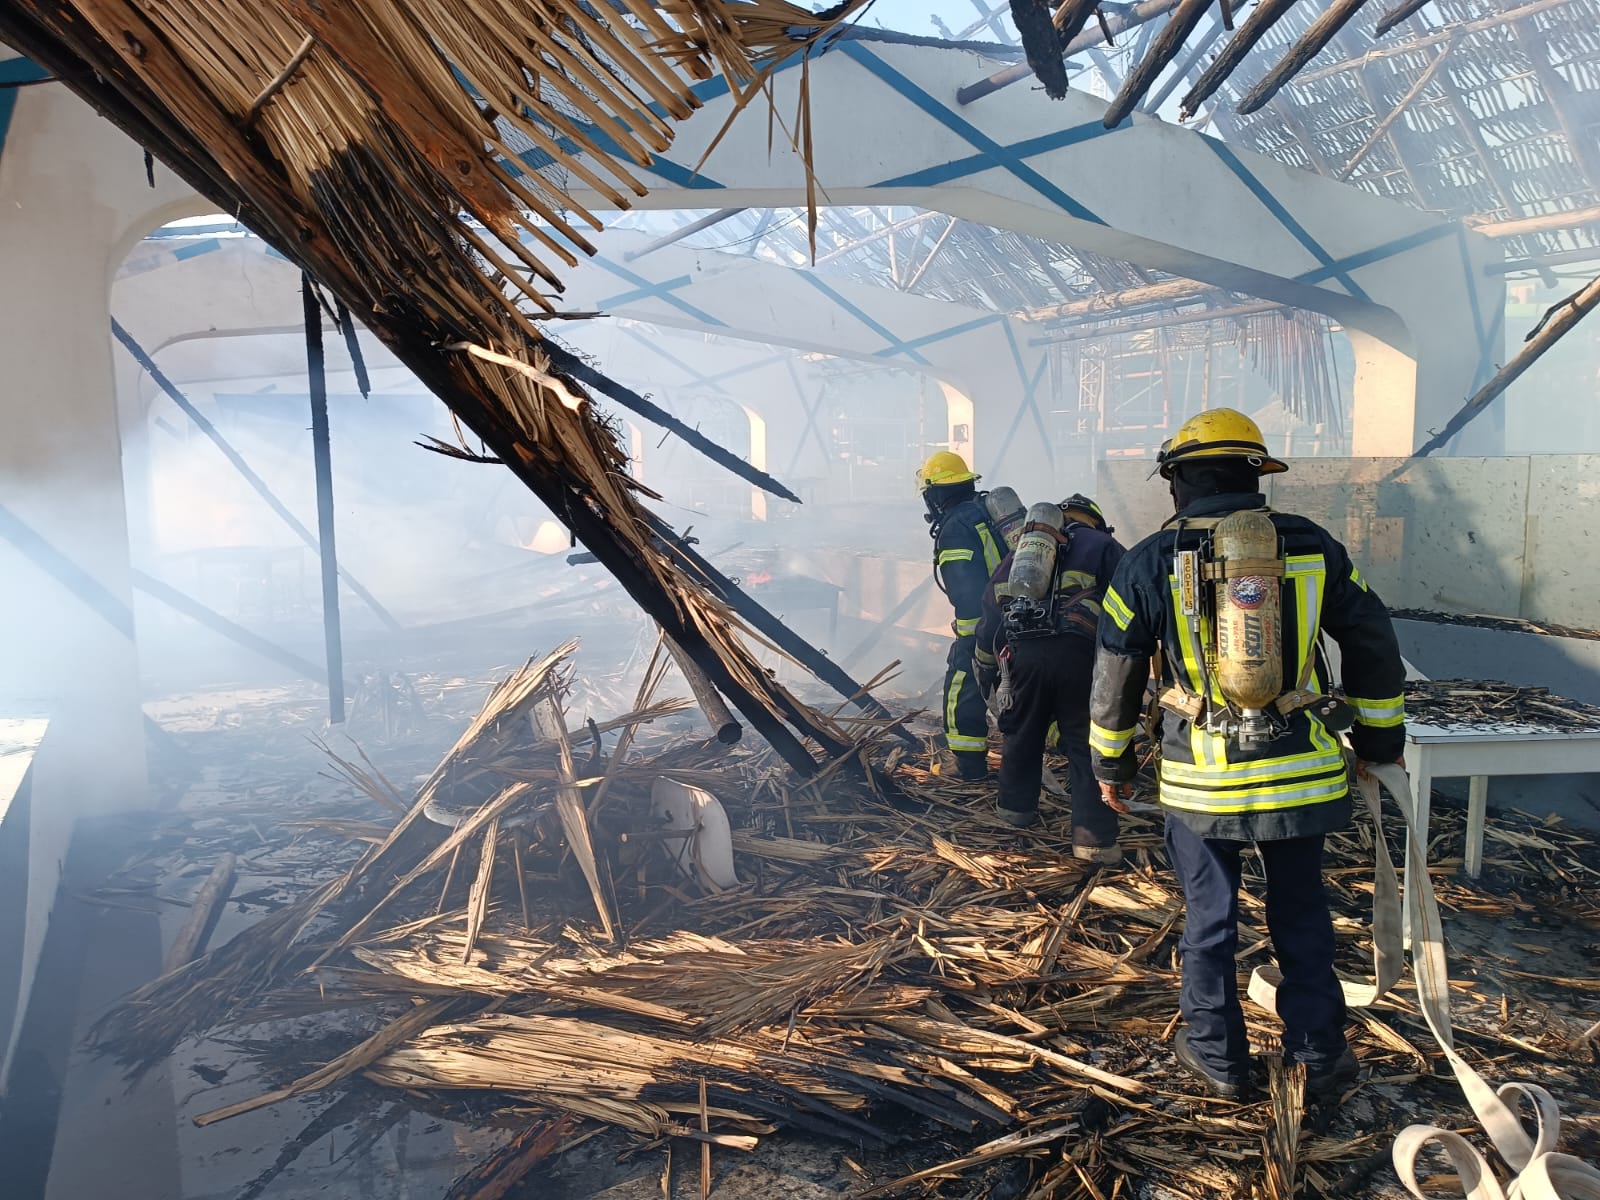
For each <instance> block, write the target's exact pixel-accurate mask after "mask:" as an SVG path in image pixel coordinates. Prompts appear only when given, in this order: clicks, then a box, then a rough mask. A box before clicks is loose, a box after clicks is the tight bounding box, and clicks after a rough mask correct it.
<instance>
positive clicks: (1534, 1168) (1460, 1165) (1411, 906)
mask: <svg viewBox="0 0 1600 1200" xmlns="http://www.w3.org/2000/svg"><path fill="white" fill-rule="evenodd" d="M1368 771H1369V773H1370V774H1369V777H1368V778H1366V779H1362V780H1359V784H1360V792H1361V798H1362V799H1363V800H1364V801H1365V802H1366V805H1367V810H1368V811H1369V812H1370V813H1371V814H1372V820H1373V828H1374V838H1373V840H1374V842H1375V844H1376V852H1377V877H1376V886H1375V888H1374V891H1373V901H1372V945H1373V951H1372V957H1373V974H1374V979H1373V981H1372V982H1371V983H1361V984H1355V983H1346V982H1341V985H1340V986H1341V987H1342V988H1343V989H1344V998H1345V1004H1346V1005H1347V1006H1349V1007H1351V1008H1366V1007H1369V1006H1370V1005H1372V1004H1373V1003H1374V1002H1375V1001H1377V1000H1378V999H1379V998H1380V997H1381V996H1383V995H1384V994H1385V993H1386V992H1388V990H1389V989H1390V988H1392V987H1393V986H1394V985H1395V983H1396V982H1397V981H1398V980H1399V978H1400V976H1401V974H1402V973H1403V971H1404V968H1405V958H1404V949H1403V942H1402V932H1401V930H1402V921H1401V912H1402V903H1403V904H1404V906H1405V908H1404V911H1405V912H1406V913H1407V914H1408V915H1409V917H1410V922H1409V923H1410V928H1411V931H1412V938H1411V942H1412V944H1411V965H1412V970H1413V972H1414V974H1415V975H1416V981H1417V1001H1418V1006H1419V1007H1420V1008H1421V1009H1422V1015H1423V1018H1424V1019H1425V1020H1426V1021H1427V1022H1428V1028H1429V1029H1431V1030H1432V1031H1433V1036H1434V1038H1435V1039H1437V1040H1438V1043H1439V1046H1440V1048H1441V1049H1442V1050H1443V1051H1444V1056H1445V1058H1446V1059H1447V1060H1448V1061H1449V1063H1450V1068H1451V1070H1452V1071H1454V1072H1455V1077H1456V1082H1458V1083H1459V1084H1460V1085H1461V1090H1462V1092H1463V1093H1464V1094H1465V1095H1466V1098H1467V1103H1468V1104H1470V1105H1471V1106H1472V1111H1473V1113H1474V1114H1475V1115H1476V1116H1477V1118H1478V1122H1479V1124H1481V1125H1482V1126H1483V1129H1484V1132H1485V1133H1487V1134H1488V1135H1489V1140H1490V1141H1491V1142H1493V1143H1494V1147H1495V1149H1496V1150H1498V1151H1499V1152H1500V1156H1501V1157H1502V1158H1503V1159H1505V1161H1506V1162H1507V1163H1508V1164H1510V1166H1511V1169H1512V1170H1513V1171H1514V1172H1516V1175H1515V1177H1514V1178H1513V1179H1512V1180H1511V1183H1510V1186H1509V1188H1502V1187H1501V1186H1500V1182H1499V1180H1497V1179H1496V1178H1495V1177H1494V1175H1493V1173H1492V1172H1491V1171H1490V1169H1489V1164H1488V1162H1487V1161H1486V1160H1485V1159H1484V1157H1483V1155H1482V1154H1480V1153H1479V1152H1478V1150H1477V1149H1476V1148H1475V1147H1474V1146H1473V1145H1472V1143H1471V1142H1469V1141H1467V1139H1466V1138H1464V1137H1462V1136H1461V1135H1460V1134H1458V1133H1455V1132H1454V1131H1452V1130H1448V1129H1441V1128H1439V1127H1438V1126H1434V1125H1412V1126H1410V1127H1409V1128H1407V1129H1405V1130H1403V1131H1401V1134H1400V1136H1399V1137H1398V1138H1396V1139H1395V1144H1394V1166H1395V1171H1396V1173H1397V1174H1398V1175H1399V1176H1400V1182H1401V1183H1402V1184H1404V1185H1405V1188H1406V1190H1407V1191H1409V1192H1410V1193H1411V1194H1412V1195H1413V1196H1415V1197H1417V1200H1427V1197H1426V1196H1425V1194H1424V1193H1423V1191H1422V1188H1421V1186H1420V1185H1419V1184H1418V1182H1417V1158H1418V1156H1419V1155H1420V1154H1421V1153H1422V1151H1423V1150H1424V1149H1426V1148H1427V1147H1428V1146H1429V1145H1430V1144H1436V1145H1438V1147H1439V1148H1440V1149H1442V1150H1443V1151H1444V1152H1445V1154H1446V1155H1447V1156H1448V1158H1449V1159H1450V1162H1451V1165H1452V1166H1454V1168H1455V1170H1456V1173H1457V1174H1458V1175H1459V1176H1460V1179H1461V1188H1462V1197H1463V1200H1600V1169H1596V1168H1595V1167H1593V1166H1591V1165H1590V1164H1588V1163H1586V1162H1584V1161H1583V1160H1582V1159H1579V1158H1576V1157H1574V1156H1573V1155H1570V1154H1559V1153H1557V1152H1556V1148H1555V1147H1556V1142H1557V1140H1558V1139H1559V1136H1560V1131H1561V1114H1560V1110H1559V1109H1558V1108H1557V1105H1556V1101H1555V1097H1554V1096H1552V1095H1551V1094H1550V1093H1549V1092H1548V1091H1546V1090H1545V1089H1544V1088H1542V1087H1540V1086H1538V1085H1537V1084H1532V1083H1504V1084H1501V1085H1500V1087H1499V1088H1498V1089H1496V1088H1493V1087H1491V1086H1490V1085H1489V1083H1488V1082H1487V1081H1486V1080H1485V1079H1484V1078H1483V1077H1482V1076H1481V1075H1479V1074H1478V1073H1477V1072H1476V1071H1474V1070H1473V1069H1472V1068H1471V1067H1470V1066H1468V1065H1467V1063H1466V1061H1465V1060H1464V1059H1462V1058H1461V1056H1460V1055H1458V1054H1457V1053H1456V1051H1455V1043H1454V1038H1453V1036H1452V1031H1451V1026H1450V978H1449V973H1448V969H1447V967H1446V964H1445V957H1444V929H1443V927H1442V926H1441V924H1440V922H1439V905H1438V901H1437V900H1436V899H1435V898H1434V894H1433V884H1432V882H1431V880H1430V879H1429V878H1428V847H1427V843H1426V840H1425V836H1424V834H1423V832H1422V831H1420V830H1418V829H1417V828H1416V819H1415V818H1416V801H1415V798H1414V796H1413V795H1412V791H1411V780H1410V778H1409V777H1408V776H1407V775H1406V772H1405V769H1404V768H1403V767H1401V766H1400V765H1399V764H1397V763H1391V764H1386V765H1382V766H1378V765H1370V766H1369V767H1368ZM1380 783H1381V784H1382V785H1383V787H1384V788H1385V789H1386V790H1387V791H1388V792H1389V794H1390V795H1391V796H1393V797H1394V798H1395V802H1396V803H1397V804H1398V805H1399V807H1400V812H1401V815H1402V816H1403V817H1404V818H1405V822H1406V828H1407V830H1408V832H1409V833H1411V834H1412V835H1413V836H1409V837H1407V838H1406V853H1407V859H1406V884H1407V886H1406V888H1405V890H1404V895H1403V897H1402V893H1401V889H1400V884H1399V880H1398V878H1397V877H1396V875H1395V869H1394V863H1393V861H1392V860H1391V859H1390V857H1389V848H1388V846H1387V844H1386V843H1385V841H1384V838H1383V815H1382V802H1381V797H1380V792H1379V786H1378V785H1379V784H1380ZM1281 978H1282V976H1281V975H1280V974H1279V972H1278V971H1277V969H1276V968H1274V967H1265V968H1258V969H1257V970H1256V971H1255V973H1254V974H1253V975H1252V976H1251V977H1250V998H1251V999H1252V1000H1254V1001H1255V1002H1256V1003H1257V1004H1259V1005H1260V1006H1261V1007H1262V1008H1265V1009H1266V1010H1267V1011H1269V1012H1272V1013H1276V1012H1277V1003H1276V1001H1277V985H1278V982H1279V980H1280V979H1281ZM1524 1099H1525V1100H1528V1101H1530V1102H1531V1103H1532V1105H1533V1112H1534V1121H1535V1133H1534V1136H1533V1137H1532V1138H1530V1137H1529V1136H1528V1132H1527V1130H1526V1129H1525V1128H1524V1126H1523V1124H1522V1120H1521V1118H1520V1117H1519V1116H1518V1115H1517V1111H1516V1109H1515V1108H1514V1107H1513V1105H1514V1104H1515V1103H1516V1102H1517V1101H1518V1100H1524Z"/></svg>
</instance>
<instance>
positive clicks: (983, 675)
mask: <svg viewBox="0 0 1600 1200" xmlns="http://www.w3.org/2000/svg"><path fill="white" fill-rule="evenodd" d="M973 668H974V674H976V675H977V677H978V691H979V692H980V693H981V694H982V695H983V698H984V700H985V702H987V701H989V700H991V699H992V698H993V697H994V690H995V688H997V687H999V686H1000V667H999V665H998V664H995V665H992V666H991V665H990V664H988V663H982V662H977V661H974V662H973Z"/></svg>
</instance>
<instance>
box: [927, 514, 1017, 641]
mask: <svg viewBox="0 0 1600 1200" xmlns="http://www.w3.org/2000/svg"><path fill="white" fill-rule="evenodd" d="M1004 556H1005V541H1004V539H1003V538H1002V537H1001V536H1000V534H999V533H998V532H996V531H995V528H994V526H993V524H992V523H991V522H990V520H989V510H988V509H987V508H985V507H984V504H983V498H982V495H981V494H980V495H978V496H975V497H974V498H972V499H970V500H963V501H962V502H961V503H960V504H957V505H955V506H953V507H952V508H949V509H947V510H946V511H945V512H944V513H943V514H942V515H941V516H940V518H939V522H938V524H936V525H935V526H934V527H933V573H934V578H935V579H937V580H938V581H939V587H940V589H941V590H943V592H944V594H945V595H946V596H949V597H950V603H951V604H953V605H955V610H956V623H955V634H956V636H957V637H972V636H974V635H975V634H976V633H977V632H978V620H979V618H981V617H982V616H983V589H984V588H986V587H988V586H989V576H991V575H993V574H994V570H995V568H996V567H998V566H999V565H1000V560H1001V558H1003V557H1004Z"/></svg>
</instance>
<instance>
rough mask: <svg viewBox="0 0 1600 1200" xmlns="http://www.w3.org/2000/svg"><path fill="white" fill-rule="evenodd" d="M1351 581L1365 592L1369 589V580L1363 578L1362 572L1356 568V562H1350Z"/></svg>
mask: <svg viewBox="0 0 1600 1200" xmlns="http://www.w3.org/2000/svg"><path fill="white" fill-rule="evenodd" d="M1350 582H1351V583H1353V584H1355V585H1356V586H1357V587H1358V588H1360V589H1361V590H1362V591H1363V592H1364V591H1366V590H1367V581H1366V580H1365V579H1363V578H1361V572H1360V571H1358V570H1356V567H1355V564H1354V563H1351V564H1350Z"/></svg>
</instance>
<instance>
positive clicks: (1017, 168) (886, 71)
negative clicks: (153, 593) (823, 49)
mask: <svg viewBox="0 0 1600 1200" xmlns="http://www.w3.org/2000/svg"><path fill="white" fill-rule="evenodd" d="M837 52H838V53H839V54H843V55H845V56H847V57H848V58H850V59H852V60H854V61H855V62H857V63H858V64H860V65H861V66H862V67H863V68H865V69H866V71H867V72H868V73H869V74H871V75H873V76H875V77H876V78H877V79H878V80H879V81H880V82H882V83H884V84H886V85H887V86H888V87H890V88H891V89H892V90H894V91H895V92H898V93H899V94H900V95H901V96H903V97H904V98H905V99H907V100H909V101H911V103H912V104H914V105H916V106H917V107H918V108H920V109H921V110H922V111H923V112H925V113H927V114H928V115H929V116H930V117H932V118H933V119H934V120H936V121H938V122H939V123H940V124H941V125H943V126H944V127H945V128H946V129H949V130H951V131H952V132H954V133H955V134H957V135H958V136H959V137H961V138H964V139H965V140H966V142H967V144H968V145H969V146H971V147H972V148H973V149H974V150H976V151H978V152H979V153H980V154H982V155H985V156H987V158H988V160H989V163H990V165H991V166H995V167H1001V168H1004V169H1005V170H1006V171H1009V172H1010V173H1011V174H1012V175H1013V176H1015V177H1016V178H1017V179H1018V180H1020V181H1021V182H1022V183H1025V184H1027V185H1028V186H1029V187H1031V188H1032V189H1033V190H1034V191H1036V192H1038V193H1039V194H1040V195H1041V196H1043V197H1044V198H1045V199H1047V200H1049V201H1050V202H1051V203H1052V204H1054V205H1055V206H1056V207H1057V208H1059V209H1061V210H1062V211H1063V212H1065V213H1067V214H1068V215H1069V216H1073V217H1077V218H1078V219H1079V220H1081V221H1093V222H1094V223H1095V224H1096V225H1104V224H1105V222H1104V221H1102V220H1101V219H1100V218H1099V217H1098V216H1096V215H1095V214H1094V213H1092V212H1090V211H1089V210H1088V209H1087V208H1085V207H1084V206H1083V205H1082V204H1079V203H1078V202H1077V201H1076V200H1074V199H1073V198H1072V197H1071V196H1069V195H1067V193H1066V192H1064V191H1062V190H1061V189H1060V188H1059V187H1057V186H1056V185H1055V184H1053V183H1051V182H1050V181H1049V180H1048V179H1046V178H1045V177H1044V176H1043V175H1040V174H1039V172H1037V171H1035V170H1034V169H1033V168H1032V167H1030V166H1028V165H1027V164H1026V163H1025V162H1023V160H1022V156H1020V155H1019V154H1018V153H1017V152H1016V151H1015V149H1013V148H1012V147H1009V146H1002V145H1001V144H1000V143H999V142H997V141H995V140H994V139H993V138H992V137H990V136H989V135H988V134H986V133H984V132H983V131H982V130H981V129H979V128H978V127H977V126H976V125H973V124H972V123H971V122H970V121H966V120H964V119H963V118H961V117H959V116H957V115H956V114H955V113H953V112H951V111H950V109H949V108H948V107H946V106H945V105H944V104H942V103H940V102H939V100H937V99H935V98H934V97H933V96H932V95H930V94H929V93H928V92H926V91H925V90H923V89H922V88H921V87H919V86H918V85H917V84H915V83H913V82H912V81H911V80H909V79H907V78H906V77H905V76H904V75H902V74H901V73H900V72H899V71H896V70H895V69H894V68H893V67H891V66H890V65H889V64H888V63H886V62H884V61H883V60H882V59H881V58H879V57H878V56H877V55H876V54H874V53H872V51H870V50H868V49H867V48H866V46H865V45H863V44H862V43H860V42H841V43H839V46H838V51H837Z"/></svg>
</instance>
